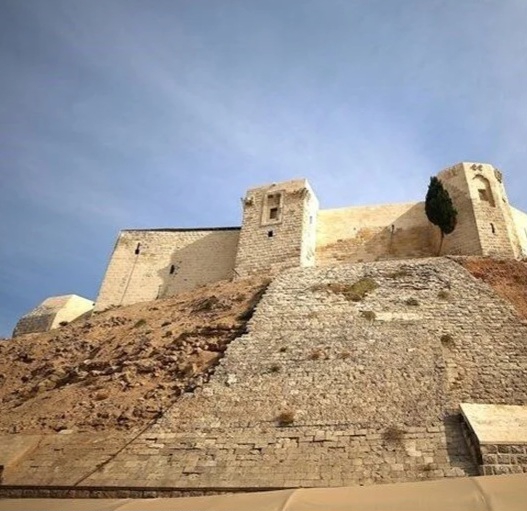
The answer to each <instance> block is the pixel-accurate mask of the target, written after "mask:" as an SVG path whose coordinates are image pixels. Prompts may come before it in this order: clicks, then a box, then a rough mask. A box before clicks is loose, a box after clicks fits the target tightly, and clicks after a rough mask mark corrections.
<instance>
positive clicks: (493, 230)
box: [490, 223, 496, 234]
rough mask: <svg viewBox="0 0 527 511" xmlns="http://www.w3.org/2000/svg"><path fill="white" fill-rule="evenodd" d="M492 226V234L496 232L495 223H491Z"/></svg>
mask: <svg viewBox="0 0 527 511" xmlns="http://www.w3.org/2000/svg"><path fill="white" fill-rule="evenodd" d="M490 228H491V229H492V234H496V228H495V227H494V224H492V223H491V224H490Z"/></svg>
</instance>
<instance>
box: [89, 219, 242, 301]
mask: <svg viewBox="0 0 527 511" xmlns="http://www.w3.org/2000/svg"><path fill="white" fill-rule="evenodd" d="M239 235H240V229H239V228H236V227H233V228H221V229H161V230H129V231H122V232H121V233H120V234H119V238H118V240H117V243H116V245H115V248H114V251H113V254H112V257H111V259H110V263H109V266H108V269H107V271H106V275H105V277H104V280H103V283H102V285H101V290H100V292H99V297H98V298H97V304H96V310H102V309H105V308H107V307H110V306H115V305H129V304H132V303H138V302H148V301H151V300H155V299H157V298H165V297H169V296H172V295H174V294H177V293H181V292H184V291H189V290H191V289H194V288H196V287H198V286H200V285H203V284H208V283H211V282H216V281H218V280H224V279H230V278H232V277H233V275H234V273H233V272H234V260H235V257H236V251H237V248H238V239H239Z"/></svg>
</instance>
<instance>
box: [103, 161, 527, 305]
mask: <svg viewBox="0 0 527 511" xmlns="http://www.w3.org/2000/svg"><path fill="white" fill-rule="evenodd" d="M438 178H439V179H440V180H441V181H442V183H443V185H444V186H445V187H446V189H447V190H448V191H449V193H450V196H451V198H452V200H453V203H454V206H455V207H456V209H457V211H458V220H457V227H456V229H455V231H454V232H453V233H452V234H450V235H449V236H447V237H446V239H445V240H444V244H443V245H442V251H441V254H443V255H445V254H448V255H482V256H492V257H503V258H519V257H522V256H524V255H526V254H527V215H525V214H524V213H522V212H520V211H518V210H515V209H514V208H512V207H511V205H510V204H509V201H508V198H507V193H506V190H505V186H504V183H503V176H502V173H501V172H500V171H499V170H498V169H496V168H495V167H494V166H492V165H489V164H487V163H477V162H462V163H458V164H457V165H453V166H452V167H449V168H447V169H445V170H443V171H441V172H439V174H438ZM424 194H425V190H423V195H424ZM242 210H243V221H242V226H241V227H240V228H225V229H222V228H209V229H203V228H201V229H153V230H128V231H122V232H121V233H120V235H119V238H118V240H117V244H116V247H115V250H114V252H113V254H112V257H111V260H110V264H109V266H108V269H107V272H106V275H105V277H104V280H103V283H102V285H101V290H100V293H99V297H98V299H97V305H96V309H97V310H101V309H104V308H106V307H109V306H112V305H124V304H132V303H137V302H142V301H149V300H155V299H156V298H159V297H165V296H171V295H174V294H177V293H179V292H182V291H188V290H190V289H193V288H195V287H197V286H199V285H202V284H205V283H209V282H215V281H217V280H222V279H226V278H232V277H236V276H237V277H239V276H241V277H243V276H247V275H251V274H254V273H261V272H268V273H269V274H271V275H272V274H276V273H277V272H279V271H282V270H284V269H287V268H292V267H310V266H324V265H332V264H338V263H354V262H369V261H382V260H392V259H393V260H397V259H409V258H418V257H431V256H435V255H436V254H437V253H438V249H439V243H440V231H439V229H438V228H437V227H436V226H433V225H432V224H431V223H430V222H429V221H428V219H427V217H426V214H425V208H424V202H414V203H407V204H384V205H378V206H359V207H357V206H352V207H344V208H337V209H322V210H321V209H319V204H318V200H317V197H316V195H315V193H314V191H313V190H312V189H311V186H310V184H309V183H308V182H307V180H306V179H295V180H291V181H285V182H280V183H270V184H268V185H264V186H258V187H256V188H251V189H249V190H248V191H247V194H246V196H245V197H244V198H243V199H242ZM137 251H138V252H137ZM136 252H137V253H136Z"/></svg>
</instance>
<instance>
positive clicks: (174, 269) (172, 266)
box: [170, 265, 176, 275]
mask: <svg viewBox="0 0 527 511" xmlns="http://www.w3.org/2000/svg"><path fill="white" fill-rule="evenodd" d="M175 271H176V267H175V266H174V265H171V266H170V275H173V274H174V272H175Z"/></svg>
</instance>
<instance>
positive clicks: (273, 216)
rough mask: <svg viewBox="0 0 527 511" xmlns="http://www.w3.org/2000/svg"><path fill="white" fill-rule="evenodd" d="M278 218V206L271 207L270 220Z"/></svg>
mask: <svg viewBox="0 0 527 511" xmlns="http://www.w3.org/2000/svg"><path fill="white" fill-rule="evenodd" d="M277 218H278V208H271V209H270V210H269V220H276V219H277Z"/></svg>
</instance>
